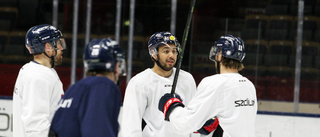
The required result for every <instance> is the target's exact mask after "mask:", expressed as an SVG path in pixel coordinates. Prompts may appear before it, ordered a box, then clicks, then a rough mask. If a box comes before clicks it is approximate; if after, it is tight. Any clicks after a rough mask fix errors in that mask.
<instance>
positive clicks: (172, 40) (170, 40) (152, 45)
mask: <svg viewBox="0 0 320 137" xmlns="http://www.w3.org/2000/svg"><path fill="white" fill-rule="evenodd" d="M168 44H174V45H176V47H177V51H180V44H179V42H178V40H177V39H176V37H175V36H174V35H172V34H171V33H170V32H156V33H154V34H153V35H152V36H151V37H150V39H149V41H148V50H149V54H150V55H151V56H153V55H157V54H158V47H159V46H161V45H168Z"/></svg>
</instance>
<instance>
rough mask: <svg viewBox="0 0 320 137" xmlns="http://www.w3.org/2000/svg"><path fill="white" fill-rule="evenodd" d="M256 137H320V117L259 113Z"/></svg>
mask: <svg viewBox="0 0 320 137" xmlns="http://www.w3.org/2000/svg"><path fill="white" fill-rule="evenodd" d="M255 132H256V137H320V117H301V116H281V115H266V114H258V115H257V119H256V129H255Z"/></svg>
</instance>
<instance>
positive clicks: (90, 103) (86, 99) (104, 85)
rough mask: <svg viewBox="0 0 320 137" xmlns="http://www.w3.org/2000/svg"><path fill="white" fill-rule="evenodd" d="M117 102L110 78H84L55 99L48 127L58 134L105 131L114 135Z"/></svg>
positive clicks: (114, 87)
mask: <svg viewBox="0 0 320 137" xmlns="http://www.w3.org/2000/svg"><path fill="white" fill-rule="evenodd" d="M120 105H121V96H120V91H119V88H118V87H117V86H116V85H115V83H114V82H113V81H111V80H109V79H108V78H106V77H87V78H85V79H82V80H80V81H79V82H77V83H76V84H75V85H73V86H71V87H70V89H68V90H67V91H66V93H65V95H64V96H63V98H62V99H61V101H60V102H59V107H60V108H59V109H58V110H57V111H56V113H55V116H54V118H53V121H52V125H51V130H53V131H54V132H56V134H57V135H58V136H59V137H64V136H65V137H67V136H99V135H102V134H105V133H108V134H106V135H107V136H116V134H117V130H118V123H117V118H118V114H119V109H120ZM107 110H108V112H107ZM99 118H101V119H100V120H99ZM101 128H103V130H101Z"/></svg>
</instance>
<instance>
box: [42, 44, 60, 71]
mask: <svg viewBox="0 0 320 137" xmlns="http://www.w3.org/2000/svg"><path fill="white" fill-rule="evenodd" d="M51 44H52V43H51ZM53 48H54V46H53ZM54 51H55V52H56V54H55V55H54V56H51V57H49V55H48V54H47V53H46V52H44V55H46V56H47V57H48V58H50V59H51V68H54V67H55V66H54V62H55V61H54V57H56V56H57V48H54Z"/></svg>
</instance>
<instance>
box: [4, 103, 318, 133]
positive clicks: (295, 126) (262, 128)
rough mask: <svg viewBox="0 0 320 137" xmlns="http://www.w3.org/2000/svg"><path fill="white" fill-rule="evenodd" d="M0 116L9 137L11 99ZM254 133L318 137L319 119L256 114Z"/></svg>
mask: <svg viewBox="0 0 320 137" xmlns="http://www.w3.org/2000/svg"><path fill="white" fill-rule="evenodd" d="M0 114H1V115H0V129H1V130H0V137H11V136H12V100H11V99H0ZM8 116H9V118H8ZM255 132H256V137H320V117H301V116H283V115H268V114H258V115H257V119H256V129H255Z"/></svg>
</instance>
